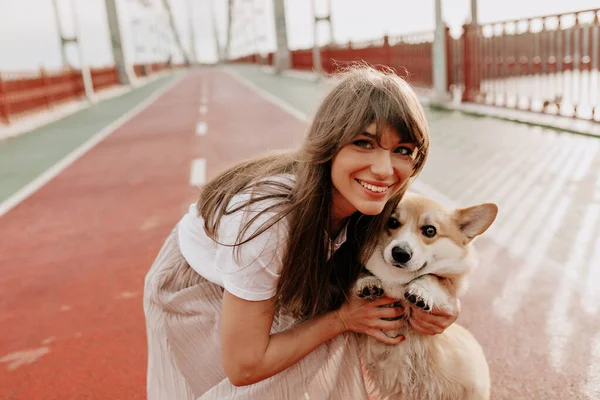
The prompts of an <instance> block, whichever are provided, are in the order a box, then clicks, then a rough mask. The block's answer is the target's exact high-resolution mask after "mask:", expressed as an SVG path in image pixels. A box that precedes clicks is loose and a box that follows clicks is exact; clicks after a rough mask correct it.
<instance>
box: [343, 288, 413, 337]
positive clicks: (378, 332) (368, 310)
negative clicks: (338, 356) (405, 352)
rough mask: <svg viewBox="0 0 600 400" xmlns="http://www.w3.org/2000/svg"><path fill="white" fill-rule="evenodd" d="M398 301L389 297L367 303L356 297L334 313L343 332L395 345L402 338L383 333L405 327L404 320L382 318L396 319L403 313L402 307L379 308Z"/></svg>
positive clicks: (367, 301)
mask: <svg viewBox="0 0 600 400" xmlns="http://www.w3.org/2000/svg"><path fill="white" fill-rule="evenodd" d="M397 301H398V300H394V299H392V298H389V297H385V296H384V297H381V298H379V299H377V300H373V301H369V300H363V299H360V298H358V297H351V298H350V299H349V300H348V301H347V302H346V303H345V304H344V305H342V307H340V309H339V310H337V311H335V313H336V315H337V317H338V318H339V320H340V322H341V323H342V325H343V327H344V331H353V332H356V333H365V334H367V335H369V336H372V337H374V338H375V339H377V340H379V341H380V342H382V343H386V344H397V343H400V342H401V341H403V340H404V339H405V338H404V336H401V335H400V336H398V337H395V338H391V337H388V336H386V334H385V333H383V332H382V330H384V331H392V330H395V329H399V328H401V327H403V326H404V325H406V321H405V320H404V319H399V320H396V321H385V320H383V319H382V318H396V317H400V316H401V315H402V314H403V313H404V308H403V307H381V306H383V305H387V304H393V303H395V302H397Z"/></svg>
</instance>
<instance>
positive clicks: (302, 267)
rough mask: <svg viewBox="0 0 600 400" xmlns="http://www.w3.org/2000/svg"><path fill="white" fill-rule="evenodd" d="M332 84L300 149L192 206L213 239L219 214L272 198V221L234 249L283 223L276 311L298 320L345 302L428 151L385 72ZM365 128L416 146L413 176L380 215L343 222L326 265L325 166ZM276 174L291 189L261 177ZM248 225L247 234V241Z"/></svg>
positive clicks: (355, 68) (267, 161)
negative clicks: (247, 193) (243, 198)
mask: <svg viewBox="0 0 600 400" xmlns="http://www.w3.org/2000/svg"><path fill="white" fill-rule="evenodd" d="M336 81H337V83H336V84H335V86H334V87H333V88H332V89H331V90H330V92H329V94H328V95H327V96H326V97H325V99H324V100H323V102H322V103H321V105H320V107H319V108H318V110H317V112H316V114H315V116H314V118H313V121H312V124H311V126H310V128H309V130H308V134H307V135H306V137H305V140H304V143H303V144H302V146H301V147H300V149H298V150H297V151H294V152H288V153H280V154H272V155H268V156H263V157H260V158H257V159H254V160H250V161H246V162H243V163H240V164H238V165H236V166H234V167H232V168H230V169H228V170H227V171H225V172H223V173H222V174H221V175H219V176H218V177H216V178H215V179H214V180H212V181H211V182H209V183H208V184H207V185H205V186H204V187H203V188H202V190H201V193H200V200H199V202H198V212H199V214H200V215H201V216H202V217H203V219H204V223H205V230H206V232H207V234H208V235H209V236H210V237H211V238H213V240H218V238H217V235H216V232H217V231H218V228H219V222H220V219H221V217H222V216H223V215H227V214H230V213H233V212H236V211H239V210H240V209H242V208H244V207H247V206H249V205H250V204H253V203H256V202H259V201H264V200H276V202H275V204H274V205H272V206H269V207H268V208H267V209H265V210H264V212H267V211H270V212H274V216H273V217H272V218H270V219H269V220H268V221H267V222H265V223H263V224H261V225H260V226H259V227H258V228H256V227H255V226H253V223H254V222H255V221H256V220H257V218H259V216H260V215H255V216H254V217H253V218H252V219H250V220H249V221H248V222H247V223H246V224H245V225H244V226H243V227H241V229H240V233H239V235H238V238H237V241H236V244H235V245H240V244H243V243H246V242H248V241H250V240H252V239H253V238H255V237H256V236H258V235H260V234H261V233H263V232H264V231H265V230H267V229H269V228H270V227H271V226H273V225H274V224H275V223H277V222H278V221H280V220H281V219H282V218H287V219H288V221H289V224H288V234H289V236H288V238H287V243H286V249H285V253H284V256H283V265H282V270H281V276H280V278H279V283H278V287H277V300H278V305H279V307H281V308H283V309H284V310H285V311H286V312H289V313H291V314H292V315H294V316H296V317H302V318H308V317H311V316H314V315H317V314H321V313H323V312H326V311H328V310H331V309H335V308H337V307H339V306H340V305H341V304H342V302H343V301H344V299H345V298H347V296H348V292H349V290H350V288H351V285H352V284H353V283H354V281H355V280H356V278H357V277H358V274H359V273H360V269H361V265H362V263H363V262H364V261H366V259H367V258H368V257H369V256H370V255H371V254H372V252H373V251H374V248H375V245H376V243H375V240H376V237H377V235H376V233H377V232H379V231H381V230H382V229H384V226H385V224H386V222H387V220H388V219H389V217H390V215H391V212H392V210H393V209H394V208H395V207H396V206H397V204H398V202H399V201H400V199H401V198H402V196H403V195H404V193H405V192H406V189H407V188H408V186H409V184H410V181H412V180H413V179H414V178H415V177H416V175H417V174H418V173H419V172H420V171H421V169H422V168H423V165H424V163H425V160H426V158H427V154H428V150H429V132H428V129H429V128H428V124H427V120H426V118H425V114H424V112H423V108H422V107H421V105H420V103H419V101H418V99H417V97H416V95H415V93H414V92H413V90H412V89H411V88H410V86H409V85H408V84H407V83H406V82H405V81H404V80H403V79H402V78H400V77H398V76H397V75H396V74H395V73H394V72H393V71H392V70H389V69H384V70H376V69H374V68H372V67H369V66H367V65H365V64H355V65H351V66H350V67H347V68H346V69H344V70H342V71H341V72H339V73H338V74H337V75H336ZM372 122H375V123H376V126H377V133H376V134H377V140H380V139H381V136H382V135H383V131H384V130H385V128H386V127H391V128H394V129H395V130H396V131H397V132H398V133H399V135H400V136H401V138H402V140H404V141H407V142H412V143H414V144H415V145H416V149H417V153H416V156H415V159H414V170H413V174H412V176H411V178H410V179H409V180H407V182H405V184H404V185H403V186H402V187H401V188H400V190H399V191H398V192H397V193H396V194H394V196H393V197H392V198H391V199H390V200H389V201H388V202H387V204H386V206H385V208H384V210H383V212H382V213H381V214H379V215H362V214H360V213H358V212H357V213H355V214H354V215H353V216H352V217H351V218H350V221H349V225H348V227H349V231H348V237H347V241H346V243H344V245H343V246H342V247H341V248H340V249H339V250H337V251H336V252H335V253H334V255H333V256H332V257H331V259H329V260H328V254H330V252H331V251H333V249H332V244H331V243H330V242H329V244H328V241H327V232H331V231H332V226H331V223H332V210H331V208H332V192H333V190H334V187H333V184H332V181H331V164H332V160H333V159H334V158H335V156H336V155H337V154H338V152H339V151H340V149H341V148H342V147H344V146H345V145H347V144H349V143H351V142H352V141H353V140H354V138H355V137H356V136H357V135H358V134H360V133H362V132H363V131H364V130H365V128H366V127H367V126H368V125H369V124H371V123H372ZM278 174H292V175H294V176H295V181H296V182H295V184H294V185H286V184H283V183H281V182H280V181H275V180H269V179H268V177H271V176H274V175H278ZM265 178H267V179H265ZM242 190H251V192H252V194H253V195H252V197H251V198H250V200H249V201H248V203H246V204H242V205H240V206H238V207H236V208H234V209H228V208H227V207H228V205H229V202H230V200H231V199H232V198H233V196H234V195H235V194H237V193H239V192H240V191H242ZM270 204H271V203H270ZM251 226H253V231H252V232H251V234H250V235H247V233H248V229H249V228H250V227H251Z"/></svg>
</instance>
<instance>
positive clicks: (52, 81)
mask: <svg viewBox="0 0 600 400" xmlns="http://www.w3.org/2000/svg"><path fill="white" fill-rule="evenodd" d="M166 68H169V67H168V66H167V64H148V65H135V66H134V71H135V74H136V75H137V76H138V77H139V76H145V75H149V74H152V73H155V72H158V71H161V70H163V69H166ZM91 75H92V83H93V86H94V90H95V91H100V90H102V89H105V88H109V87H112V86H116V85H118V84H119V80H118V76H117V69H116V67H106V68H94V69H91ZM84 95H85V90H84V87H83V79H82V77H81V71H79V70H73V69H68V70H62V71H54V72H52V71H45V70H43V69H42V70H40V71H35V72H29V73H23V72H13V73H10V72H0V123H1V122H4V123H9V122H10V121H12V120H15V119H17V118H20V117H23V116H25V115H28V114H31V113H34V112H37V111H40V110H43V109H48V108H52V107H54V106H56V105H59V104H61V103H65V102H67V101H71V100H75V99H80V98H82V97H83V96H84Z"/></svg>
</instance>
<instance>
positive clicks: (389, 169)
mask: <svg viewBox="0 0 600 400" xmlns="http://www.w3.org/2000/svg"><path fill="white" fill-rule="evenodd" d="M371 172H372V173H373V175H375V176H377V177H378V178H387V177H389V176H391V175H393V174H394V167H393V166H392V156H391V154H390V152H389V151H387V150H383V149H381V150H379V151H377V152H376V153H375V154H374V157H373V161H372V163H371Z"/></svg>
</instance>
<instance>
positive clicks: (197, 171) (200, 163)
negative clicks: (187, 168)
mask: <svg viewBox="0 0 600 400" xmlns="http://www.w3.org/2000/svg"><path fill="white" fill-rule="evenodd" d="M205 183H206V159H205V158H196V159H195V160H193V161H192V171H191V173H190V185H192V186H200V185H204V184H205Z"/></svg>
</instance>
